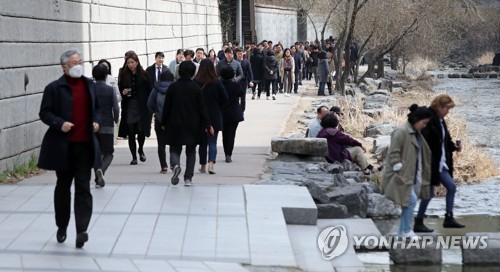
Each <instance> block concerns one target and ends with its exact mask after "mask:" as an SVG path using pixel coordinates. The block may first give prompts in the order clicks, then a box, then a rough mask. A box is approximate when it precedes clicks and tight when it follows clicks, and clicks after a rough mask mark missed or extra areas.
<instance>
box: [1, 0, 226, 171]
mask: <svg viewBox="0 0 500 272" xmlns="http://www.w3.org/2000/svg"><path fill="white" fill-rule="evenodd" d="M218 14H219V9H218V2H217V1H213V0H177V1H175V0H172V1H164V0H22V1H18V0H2V1H1V6H0V41H2V42H1V43H0V52H2V59H1V61H0V172H3V171H5V170H7V169H12V168H13V167H15V166H16V165H19V164H21V163H25V162H27V161H28V160H29V158H30V157H31V156H32V155H36V156H37V155H38V151H39V146H40V143H41V139H42V137H43V135H44V133H45V131H46V129H47V126H46V125H44V124H43V123H42V122H41V121H40V120H39V118H38V111H39V107H40V100H41V94H42V92H43V89H44V87H45V86H46V85H47V84H48V83H49V82H51V81H53V80H55V79H57V78H58V77H59V76H61V75H62V70H61V67H60V65H59V57H60V55H61V53H62V52H63V51H65V50H66V49H68V48H78V49H80V50H81V51H82V52H83V55H84V56H83V59H84V61H85V65H84V67H85V74H86V75H90V74H91V72H90V71H91V69H92V67H93V65H94V64H96V63H97V61H99V59H102V58H106V59H108V60H109V61H110V62H111V65H112V73H113V75H115V76H116V75H117V73H118V68H119V67H121V66H122V65H123V55H124V53H125V52H126V51H128V50H134V51H135V52H136V53H137V54H138V55H139V56H140V61H141V64H142V65H143V66H144V67H146V66H149V65H151V64H152V63H153V62H154V54H155V52H157V51H163V52H165V54H166V56H165V59H166V61H165V62H167V64H168V63H169V62H170V60H172V59H174V56H175V51H176V50H177V49H178V48H191V49H194V48H197V47H203V48H215V49H218V48H220V47H221V42H222V34H221V28H220V22H219V16H218ZM26 80H28V81H29V84H28V85H26V86H25V81H26Z"/></svg>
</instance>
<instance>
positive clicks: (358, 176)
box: [343, 171, 365, 183]
mask: <svg viewBox="0 0 500 272" xmlns="http://www.w3.org/2000/svg"><path fill="white" fill-rule="evenodd" d="M343 176H344V178H345V179H352V180H355V181H356V182H357V183H360V182H363V181H364V180H365V174H363V172H361V171H345V172H344V174H343Z"/></svg>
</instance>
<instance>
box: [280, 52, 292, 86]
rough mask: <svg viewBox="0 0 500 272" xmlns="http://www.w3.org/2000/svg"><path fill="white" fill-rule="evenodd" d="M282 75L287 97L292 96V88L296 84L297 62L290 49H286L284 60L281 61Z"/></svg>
mask: <svg viewBox="0 0 500 272" xmlns="http://www.w3.org/2000/svg"><path fill="white" fill-rule="evenodd" d="M279 64H280V75H281V81H282V83H283V89H284V91H285V96H290V93H291V92H292V86H293V83H294V82H295V61H294V59H293V57H292V54H291V52H290V49H289V48H285V51H284V52H283V58H281V59H280V63H279Z"/></svg>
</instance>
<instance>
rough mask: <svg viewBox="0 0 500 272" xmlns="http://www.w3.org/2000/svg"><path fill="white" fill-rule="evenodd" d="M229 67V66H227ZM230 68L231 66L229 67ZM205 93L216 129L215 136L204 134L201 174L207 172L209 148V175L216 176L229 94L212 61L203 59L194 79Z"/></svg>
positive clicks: (201, 150) (212, 122)
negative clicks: (218, 151)
mask: <svg viewBox="0 0 500 272" xmlns="http://www.w3.org/2000/svg"><path fill="white" fill-rule="evenodd" d="M227 66H229V65H227ZM229 67H230V66H229ZM194 81H195V82H197V83H198V84H199V85H200V87H201V91H202V93H203V98H204V100H205V105H206V108H207V112H208V115H209V117H210V123H211V124H212V127H213V129H214V134H213V135H207V134H203V135H202V138H201V143H200V147H199V149H198V155H199V156H200V172H202V173H204V172H205V171H206V169H205V166H206V164H207V148H208V173H210V174H215V170H214V164H215V159H216V157H217V136H218V134H219V131H221V130H222V108H223V107H224V105H225V104H226V102H227V94H226V91H225V90H224V86H223V85H222V82H221V81H220V80H219V79H218V77H217V74H216V72H215V68H214V65H213V63H212V61H211V60H210V59H203V60H201V62H200V68H198V73H197V74H196V77H195V78H194Z"/></svg>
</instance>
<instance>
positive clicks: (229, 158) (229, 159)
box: [226, 155, 233, 163]
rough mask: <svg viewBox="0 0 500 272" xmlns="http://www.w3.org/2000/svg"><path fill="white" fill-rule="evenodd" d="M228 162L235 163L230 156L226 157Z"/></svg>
mask: <svg viewBox="0 0 500 272" xmlns="http://www.w3.org/2000/svg"><path fill="white" fill-rule="evenodd" d="M226 162H227V163H231V162H233V160H231V156H230V155H226Z"/></svg>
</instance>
